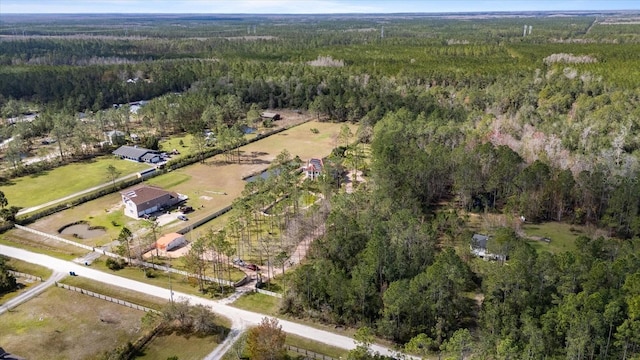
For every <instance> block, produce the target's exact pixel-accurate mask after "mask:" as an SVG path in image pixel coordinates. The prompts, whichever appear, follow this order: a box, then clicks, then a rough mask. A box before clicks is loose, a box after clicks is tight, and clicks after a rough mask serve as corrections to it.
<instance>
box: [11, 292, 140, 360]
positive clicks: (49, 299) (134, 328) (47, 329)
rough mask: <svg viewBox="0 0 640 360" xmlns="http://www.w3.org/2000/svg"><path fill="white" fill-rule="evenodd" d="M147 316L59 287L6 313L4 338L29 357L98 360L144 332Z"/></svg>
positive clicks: (16, 349)
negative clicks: (106, 352)
mask: <svg viewBox="0 0 640 360" xmlns="http://www.w3.org/2000/svg"><path fill="white" fill-rule="evenodd" d="M143 315H144V312H142V311H139V310H133V309H130V308H128V307H125V306H122V305H117V304H113V303H110V302H108V301H104V300H100V299H96V298H92V297H89V296H87V295H82V294H79V293H76V292H72V291H69V290H64V289H60V288H55V287H54V288H50V289H48V290H47V291H45V292H44V293H43V294H41V295H40V296H38V297H35V298H33V299H31V300H29V301H28V302H26V303H24V304H22V305H20V306H18V307H16V308H15V309H13V310H12V311H10V312H7V313H4V314H2V315H0V323H1V324H2V326H0V343H1V344H2V347H3V348H4V349H6V350H8V351H10V352H11V353H14V354H16V355H20V356H22V357H25V358H27V359H96V358H98V357H99V356H100V354H101V353H103V352H104V351H108V350H112V349H114V348H115V347H117V346H119V345H124V344H126V343H127V342H128V341H131V342H134V341H135V340H136V339H137V338H138V337H139V336H140V335H142V333H143V332H144V331H145V330H146V328H145V326H144V325H143V324H142V322H141V319H142V316H143Z"/></svg>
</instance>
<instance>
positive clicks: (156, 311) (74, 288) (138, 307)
mask: <svg viewBox="0 0 640 360" xmlns="http://www.w3.org/2000/svg"><path fill="white" fill-rule="evenodd" d="M56 286H57V287H61V288H63V289H66V290H71V291H75V292H79V293H81V294H84V295H89V296H91V297H95V298H98V299H101V300H106V301H109V302H112V303H115V304H118V305H124V306H127V307H130V308H132V309H136V310H141V311H144V312H153V313H156V314H161V312H160V311H158V310H154V309H150V308H148V307H144V306H142V305H138V304H134V303H130V302H128V301H125V300H120V299H116V298H112V297H111V296H106V295H102V294H98V293H95V292H93V291H89V290H85V289H82V288H79V287H75V286H70V285H66V284H61V283H59V282H56Z"/></svg>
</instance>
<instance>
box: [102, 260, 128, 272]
mask: <svg viewBox="0 0 640 360" xmlns="http://www.w3.org/2000/svg"><path fill="white" fill-rule="evenodd" d="M126 264H127V263H126V262H125V261H124V259H114V258H108V259H107V261H106V262H105V265H107V267H108V268H109V269H110V270H113V271H117V270H120V269H124V267H125V265H126Z"/></svg>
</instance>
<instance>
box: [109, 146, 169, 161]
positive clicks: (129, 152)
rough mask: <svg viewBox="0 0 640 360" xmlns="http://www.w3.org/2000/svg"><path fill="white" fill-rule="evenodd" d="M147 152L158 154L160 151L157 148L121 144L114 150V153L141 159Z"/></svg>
mask: <svg viewBox="0 0 640 360" xmlns="http://www.w3.org/2000/svg"><path fill="white" fill-rule="evenodd" d="M146 153H154V154H156V153H158V152H157V151H155V150H149V149H145V148H141V147H135V146H128V145H123V146H120V147H119V148H117V149H116V150H115V151H114V152H113V154H114V155H118V156H122V157H126V158H129V159H140V158H142V156H144V154H146Z"/></svg>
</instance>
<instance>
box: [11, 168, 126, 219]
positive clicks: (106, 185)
mask: <svg viewBox="0 0 640 360" xmlns="http://www.w3.org/2000/svg"><path fill="white" fill-rule="evenodd" d="M137 176H138V173H137V172H136V173H133V174H129V175H126V176H123V177H120V178H117V179H116V184H117V183H119V182H121V181H124V180H128V179H132V178H134V177H137ZM109 186H113V183H112V182H111V181H109V182H106V183H104V184H100V185H98V186H94V187H91V188H88V189H84V190H82V191H78V192H76V193H73V194H71V195H67V196H65V197H61V198H59V199H55V200H51V201H48V202H46V203H44V204H40V205H36V206H32V207H28V208H24V209H21V210H20V211H18V214H17V215H24V214H28V213H30V212H34V211H37V210H40V209H42V208H46V207H48V206H51V205H55V204H58V203H61V202H63V201H67V200H70V199H73V198H76V197H78V196H80V195H85V194H88V193H91V192H94V191H96V190H100V189H102V188H105V187H109Z"/></svg>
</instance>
